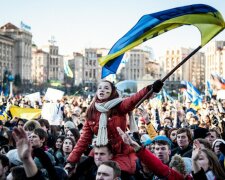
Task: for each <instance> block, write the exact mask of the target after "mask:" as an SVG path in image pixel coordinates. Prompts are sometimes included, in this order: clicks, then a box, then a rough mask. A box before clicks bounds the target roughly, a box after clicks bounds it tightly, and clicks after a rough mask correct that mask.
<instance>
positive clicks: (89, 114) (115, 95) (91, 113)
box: [86, 80, 119, 120]
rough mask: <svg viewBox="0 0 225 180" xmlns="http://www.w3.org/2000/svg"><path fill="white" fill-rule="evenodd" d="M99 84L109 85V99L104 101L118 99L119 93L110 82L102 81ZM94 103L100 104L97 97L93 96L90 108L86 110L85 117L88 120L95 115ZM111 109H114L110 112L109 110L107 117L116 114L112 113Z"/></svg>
mask: <svg viewBox="0 0 225 180" xmlns="http://www.w3.org/2000/svg"><path fill="white" fill-rule="evenodd" d="M101 82H108V83H109V84H110V86H111V88H112V93H111V95H110V96H109V98H107V99H106V100H104V101H110V100H112V99H115V98H118V97H119V93H118V92H117V90H116V86H115V85H114V84H113V83H112V82H110V81H107V80H103V81H101ZM95 102H100V100H99V99H98V97H97V95H95V97H94V100H93V101H92V103H91V105H90V107H89V108H88V109H87V113H86V117H87V119H88V120H91V119H93V116H94V115H95V114H96V113H95V112H96V108H95ZM113 109H114V108H112V109H111V110H109V112H108V116H111V115H112V114H114V113H116V112H115V111H113Z"/></svg>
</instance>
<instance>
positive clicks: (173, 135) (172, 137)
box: [170, 130, 177, 142]
mask: <svg viewBox="0 0 225 180" xmlns="http://www.w3.org/2000/svg"><path fill="white" fill-rule="evenodd" d="M176 138H177V130H173V131H172V132H171V133H170V139H171V140H172V141H173V142H174V141H175V140H176Z"/></svg>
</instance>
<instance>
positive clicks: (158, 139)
mask: <svg viewBox="0 0 225 180" xmlns="http://www.w3.org/2000/svg"><path fill="white" fill-rule="evenodd" d="M156 141H166V142H167V143H168V144H169V146H170V147H171V145H172V142H171V141H170V139H169V138H168V137H166V136H163V135H160V136H156V137H155V138H154V139H153V141H152V143H155V142H156Z"/></svg>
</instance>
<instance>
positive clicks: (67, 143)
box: [63, 139, 73, 154]
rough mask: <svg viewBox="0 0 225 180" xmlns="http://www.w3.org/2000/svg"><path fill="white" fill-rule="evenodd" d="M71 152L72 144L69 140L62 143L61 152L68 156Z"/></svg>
mask: <svg viewBox="0 0 225 180" xmlns="http://www.w3.org/2000/svg"><path fill="white" fill-rule="evenodd" d="M72 150H73V143H72V141H71V140H70V139H65V140H64V142H63V152H64V153H66V154H68V153H71V152H72Z"/></svg>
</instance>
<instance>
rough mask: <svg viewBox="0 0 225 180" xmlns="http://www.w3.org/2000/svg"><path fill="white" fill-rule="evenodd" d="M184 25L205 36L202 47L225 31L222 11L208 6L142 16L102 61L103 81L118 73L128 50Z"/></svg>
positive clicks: (197, 5)
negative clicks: (190, 26)
mask: <svg viewBox="0 0 225 180" xmlns="http://www.w3.org/2000/svg"><path fill="white" fill-rule="evenodd" d="M183 25H193V26H195V27H197V28H198V30H199V31H200V33H201V46H204V45H205V44H206V43H208V42H209V41H210V40H211V39H212V38H213V37H214V36H216V35H217V34H218V33H220V32H221V31H222V30H223V29H224V28H225V22H224V20H223V17H222V15H221V14H220V12H219V11H217V10H216V9H214V8H213V7H210V6H208V5H204V4H195V5H189V6H183V7H177V8H173V9H169V10H165V11H160V12H157V13H153V14H147V15H144V16H142V17H141V19H140V20H139V21H138V22H137V24H136V25H135V26H134V27H133V28H132V29H130V30H129V31H128V32H127V33H126V34H125V35H124V36H123V37H122V38H120V39H119V40H118V41H117V42H116V43H115V44H114V46H113V47H112V48H111V50H110V51H109V53H108V55H107V56H104V57H102V58H100V59H99V60H98V61H99V64H100V65H101V66H103V67H102V78H105V77H106V76H108V75H110V74H115V73H116V71H117V69H118V67H119V65H120V62H121V60H122V58H123V55H124V53H125V52H126V51H128V50H130V49H132V48H134V47H136V46H138V45H140V44H142V43H143V42H145V41H147V40H149V39H151V38H154V37H156V36H158V35H160V34H163V33H165V32H167V31H170V30H172V29H175V28H178V27H180V26H183Z"/></svg>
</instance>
